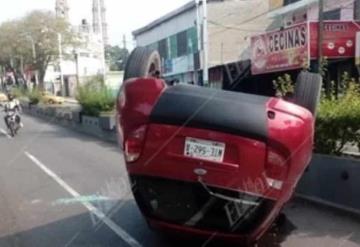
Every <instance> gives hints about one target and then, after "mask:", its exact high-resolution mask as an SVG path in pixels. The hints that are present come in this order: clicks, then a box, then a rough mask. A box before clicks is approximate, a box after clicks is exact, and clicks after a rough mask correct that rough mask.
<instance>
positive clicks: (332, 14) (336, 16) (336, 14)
mask: <svg viewBox="0 0 360 247" xmlns="http://www.w3.org/2000/svg"><path fill="white" fill-rule="evenodd" d="M340 19H341V9H334V10H330V11H326V12H324V20H340Z"/></svg>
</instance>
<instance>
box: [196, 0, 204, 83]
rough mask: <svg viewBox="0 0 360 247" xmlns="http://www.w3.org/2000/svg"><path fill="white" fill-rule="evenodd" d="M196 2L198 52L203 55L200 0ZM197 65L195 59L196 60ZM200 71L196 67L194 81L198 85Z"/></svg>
mask: <svg viewBox="0 0 360 247" xmlns="http://www.w3.org/2000/svg"><path fill="white" fill-rule="evenodd" d="M195 4H196V34H197V44H198V45H197V48H198V54H199V56H200V55H201V44H202V38H201V23H200V0H195ZM194 65H195V61H194ZM197 72H198V71H196V70H195V67H194V77H195V78H194V79H195V80H194V81H195V82H196V84H197V85H199V81H200V80H199V74H198V73H197Z"/></svg>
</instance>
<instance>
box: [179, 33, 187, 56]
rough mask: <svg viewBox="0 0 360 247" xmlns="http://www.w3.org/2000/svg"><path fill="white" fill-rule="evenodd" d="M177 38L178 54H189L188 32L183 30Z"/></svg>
mask: <svg viewBox="0 0 360 247" xmlns="http://www.w3.org/2000/svg"><path fill="white" fill-rule="evenodd" d="M176 39H177V55H178V57H181V56H185V55H186V54H187V49H188V44H187V32H186V31H183V32H181V33H178V34H177V35H176Z"/></svg>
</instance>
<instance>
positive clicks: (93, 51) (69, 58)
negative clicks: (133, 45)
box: [45, 0, 108, 96]
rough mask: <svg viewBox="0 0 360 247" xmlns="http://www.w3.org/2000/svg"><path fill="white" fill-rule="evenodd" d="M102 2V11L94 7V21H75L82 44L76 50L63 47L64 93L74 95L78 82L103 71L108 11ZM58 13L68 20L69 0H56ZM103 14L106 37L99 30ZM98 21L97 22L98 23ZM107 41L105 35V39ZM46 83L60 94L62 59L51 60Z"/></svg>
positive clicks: (48, 87)
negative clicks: (103, 50)
mask: <svg viewBox="0 0 360 247" xmlns="http://www.w3.org/2000/svg"><path fill="white" fill-rule="evenodd" d="M97 2H98V1H97V0H94V6H95V7H96V6H97ZM99 2H100V4H101V6H102V7H101V13H100V14H99V13H98V11H99V7H98V6H97V7H96V8H95V7H94V8H93V20H94V21H93V22H94V24H93V25H90V24H89V23H88V22H87V20H85V19H84V20H82V23H81V24H80V25H73V29H74V31H75V32H77V33H78V35H79V37H80V39H81V44H82V45H81V47H77V48H76V50H75V49H74V50H72V49H71V48H70V49H67V50H63V53H64V56H63V59H62V62H61V71H62V74H63V76H64V93H65V95H66V96H74V94H75V91H76V87H77V85H78V84H81V83H83V82H85V81H86V80H87V79H89V78H91V77H94V76H99V75H102V74H103V73H104V72H103V58H102V56H103V54H102V49H103V45H104V44H106V43H105V42H107V40H108V38H107V24H106V18H105V17H106V12H105V8H104V4H105V3H104V0H101V1H99ZM56 15H57V16H58V17H59V18H65V19H67V20H69V7H68V4H67V1H66V0H57V1H56ZM99 16H101V19H102V22H101V23H102V27H103V34H104V37H101V34H100V32H99V27H98V26H96V25H100V23H99V21H98V19H99ZM95 22H96V23H95ZM104 38H105V40H104V42H103V40H102V39H104ZM45 84H46V88H47V90H49V91H51V92H53V93H55V94H60V93H61V92H60V91H61V81H60V66H59V61H55V62H54V63H53V64H50V65H49V67H48V70H47V72H46V76H45Z"/></svg>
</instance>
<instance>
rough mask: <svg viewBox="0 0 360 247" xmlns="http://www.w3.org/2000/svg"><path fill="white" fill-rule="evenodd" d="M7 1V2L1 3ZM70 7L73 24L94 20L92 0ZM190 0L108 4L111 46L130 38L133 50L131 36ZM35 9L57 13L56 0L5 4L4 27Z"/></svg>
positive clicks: (113, 0)
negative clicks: (9, 21)
mask: <svg viewBox="0 0 360 247" xmlns="http://www.w3.org/2000/svg"><path fill="white" fill-rule="evenodd" d="M1 1H6V0H1ZM67 1H68V4H69V6H70V21H71V23H72V24H79V23H80V22H81V20H82V19H84V18H86V19H88V20H89V22H90V23H91V20H92V0H67ZM189 1H190V0H105V4H106V7H107V21H108V26H109V37H110V43H111V44H113V45H117V44H119V45H121V44H122V36H123V34H126V36H127V42H128V44H129V46H132V45H133V44H132V36H131V32H132V31H133V30H135V29H137V28H140V27H142V26H144V25H146V24H148V23H149V22H151V21H153V20H155V19H157V18H159V17H161V16H163V15H165V14H167V13H168V12H170V11H172V10H174V9H176V8H178V7H180V6H182V5H184V4H185V3H187V2H189ZM34 9H43V10H53V11H54V9H55V0H10V1H6V4H3V7H2V11H1V15H0V23H1V22H3V21H7V20H11V19H15V18H19V17H21V16H23V15H25V14H26V13H28V12H30V11H32V10H34Z"/></svg>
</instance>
